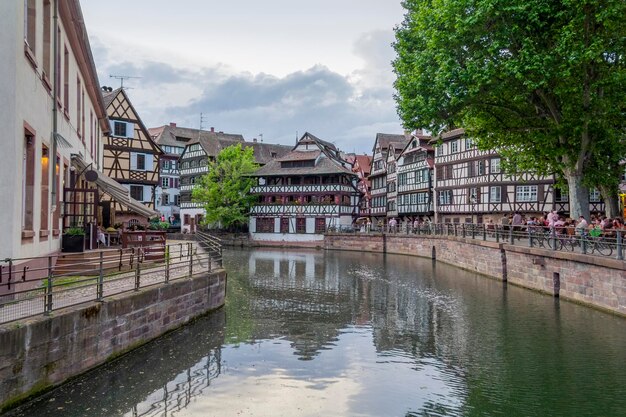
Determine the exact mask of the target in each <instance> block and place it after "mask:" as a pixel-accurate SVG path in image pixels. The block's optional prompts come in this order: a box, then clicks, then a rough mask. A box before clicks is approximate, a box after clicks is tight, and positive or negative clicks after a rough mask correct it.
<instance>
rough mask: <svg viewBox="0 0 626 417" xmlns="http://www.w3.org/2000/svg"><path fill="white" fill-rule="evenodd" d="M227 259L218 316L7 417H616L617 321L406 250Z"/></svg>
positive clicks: (624, 401) (621, 331)
mask: <svg viewBox="0 0 626 417" xmlns="http://www.w3.org/2000/svg"><path fill="white" fill-rule="evenodd" d="M225 262H226V267H227V269H228V271H229V282H228V295H227V306H226V307H225V308H224V309H222V310H220V311H219V312H217V313H214V314H212V315H210V316H208V317H205V318H202V319H200V320H197V321H196V322H194V323H192V324H191V325H189V326H186V327H185V328H183V329H181V330H179V331H177V332H174V333H171V334H168V335H166V336H165V337H163V338H160V339H159V340H157V341H155V342H153V343H150V344H148V345H146V346H144V347H142V348H140V349H138V350H136V351H134V352H132V353H131V354H129V355H126V356H124V357H123V358H121V359H119V360H118V361H115V362H113V363H111V364H108V365H106V366H104V367H101V368H99V369H97V370H96V371H94V372H92V373H90V374H88V375H85V376H84V377H81V378H78V379H76V380H75V381H73V382H72V383H70V384H67V385H65V386H63V387H61V388H60V389H57V390H55V391H53V392H51V393H49V394H47V395H45V396H43V397H41V398H40V399H39V400H38V401H35V402H33V403H31V404H29V405H28V406H26V407H23V408H21V409H19V410H16V411H15V412H13V413H12V414H11V415H13V416H58V415H63V416H272V417H273V416H422V415H428V416H466V415H475V416H484V415H491V416H516V415H519V416H556V415H562V416H579V415H580V416H611V415H626V412H625V410H626V391H625V388H624V387H625V386H626V368H625V363H626V353H625V352H626V332H625V330H626V324H625V322H626V320H624V319H622V318H618V317H614V316H610V315H607V314H603V313H601V312H598V311H594V310H591V309H588V308H585V307H582V306H578V305H574V304H570V303H567V302H559V301H558V300H554V299H552V298H550V297H547V296H543V295H539V294H536V293H534V292H530V291H526V290H523V289H520V288H516V287H511V286H509V287H507V286H506V285H503V284H502V283H501V282H497V281H493V280H489V279H486V278H484V277H480V276H477V275H475V274H471V273H468V272H464V271H460V270H458V269H455V268H452V267H448V266H445V265H441V264H438V265H435V264H433V263H432V262H431V261H430V260H424V259H417V258H411V257H405V256H390V255H387V256H383V255H377V254H364V253H350V252H322V251H316V252H315V251H291V252H284V251H278V250H256V251H243V250H242V251H227V252H226V253H225Z"/></svg>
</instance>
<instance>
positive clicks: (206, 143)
mask: <svg viewBox="0 0 626 417" xmlns="http://www.w3.org/2000/svg"><path fill="white" fill-rule="evenodd" d="M187 130H189V132H188V135H187V136H185V137H189V138H190V139H191V141H190V142H189V144H188V145H187V146H185V149H184V150H183V153H182V154H181V156H180V159H179V161H178V167H179V171H180V217H181V231H182V232H185V233H193V232H195V231H196V227H197V225H198V224H200V222H201V221H202V219H203V217H204V208H203V206H202V203H196V202H194V201H192V198H191V193H192V190H193V188H194V186H195V184H196V181H199V180H200V177H202V176H203V175H205V174H206V173H207V172H209V167H208V163H209V160H215V158H216V157H217V154H218V153H219V152H220V151H221V150H222V149H223V148H225V147H228V146H231V145H235V144H237V143H243V142H244V139H243V136H242V135H239V134H230V133H223V132H215V129H213V128H211V131H207V130H199V129H187Z"/></svg>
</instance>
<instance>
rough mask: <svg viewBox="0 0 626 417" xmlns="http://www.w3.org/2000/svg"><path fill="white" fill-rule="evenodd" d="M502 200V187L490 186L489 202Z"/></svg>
mask: <svg viewBox="0 0 626 417" xmlns="http://www.w3.org/2000/svg"><path fill="white" fill-rule="evenodd" d="M501 201H502V188H501V187H490V188H489V202H490V203H500V202H501Z"/></svg>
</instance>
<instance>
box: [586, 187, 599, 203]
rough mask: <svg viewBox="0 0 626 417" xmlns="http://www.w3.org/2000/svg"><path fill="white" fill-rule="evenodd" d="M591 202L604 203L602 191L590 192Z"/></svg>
mask: <svg viewBox="0 0 626 417" xmlns="http://www.w3.org/2000/svg"><path fill="white" fill-rule="evenodd" d="M589 201H602V196H601V195H600V190H598V189H597V188H594V189H593V190H589Z"/></svg>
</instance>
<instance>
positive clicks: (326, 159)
mask: <svg viewBox="0 0 626 417" xmlns="http://www.w3.org/2000/svg"><path fill="white" fill-rule="evenodd" d="M304 142H307V143H309V142H313V143H315V144H316V146H317V148H318V149H316V150H311V151H296V150H295V149H296V148H297V147H298V144H301V143H304ZM298 144H296V146H295V147H293V149H292V150H291V152H289V153H287V154H286V155H284V156H283V157H282V158H279V159H276V160H273V161H270V162H269V163H268V164H267V165H265V166H263V167H261V168H260V169H258V170H257V171H256V172H255V173H254V176H261V177H266V176H283V175H286V176H291V175H322V174H348V175H356V174H354V173H353V172H352V171H351V169H350V167H347V166H344V165H343V164H344V163H346V161H345V160H344V159H342V157H341V156H340V155H341V152H339V150H338V149H337V148H336V147H335V145H333V144H332V143H330V142H326V141H323V140H321V139H319V138H318V137H316V136H314V135H312V134H310V133H309V132H306V133H305V134H304V135H302V138H300V140H299V141H298ZM312 159H316V161H317V162H316V164H315V166H313V167H301V168H283V167H282V164H281V162H282V161H306V160H312ZM346 165H347V164H346Z"/></svg>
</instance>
